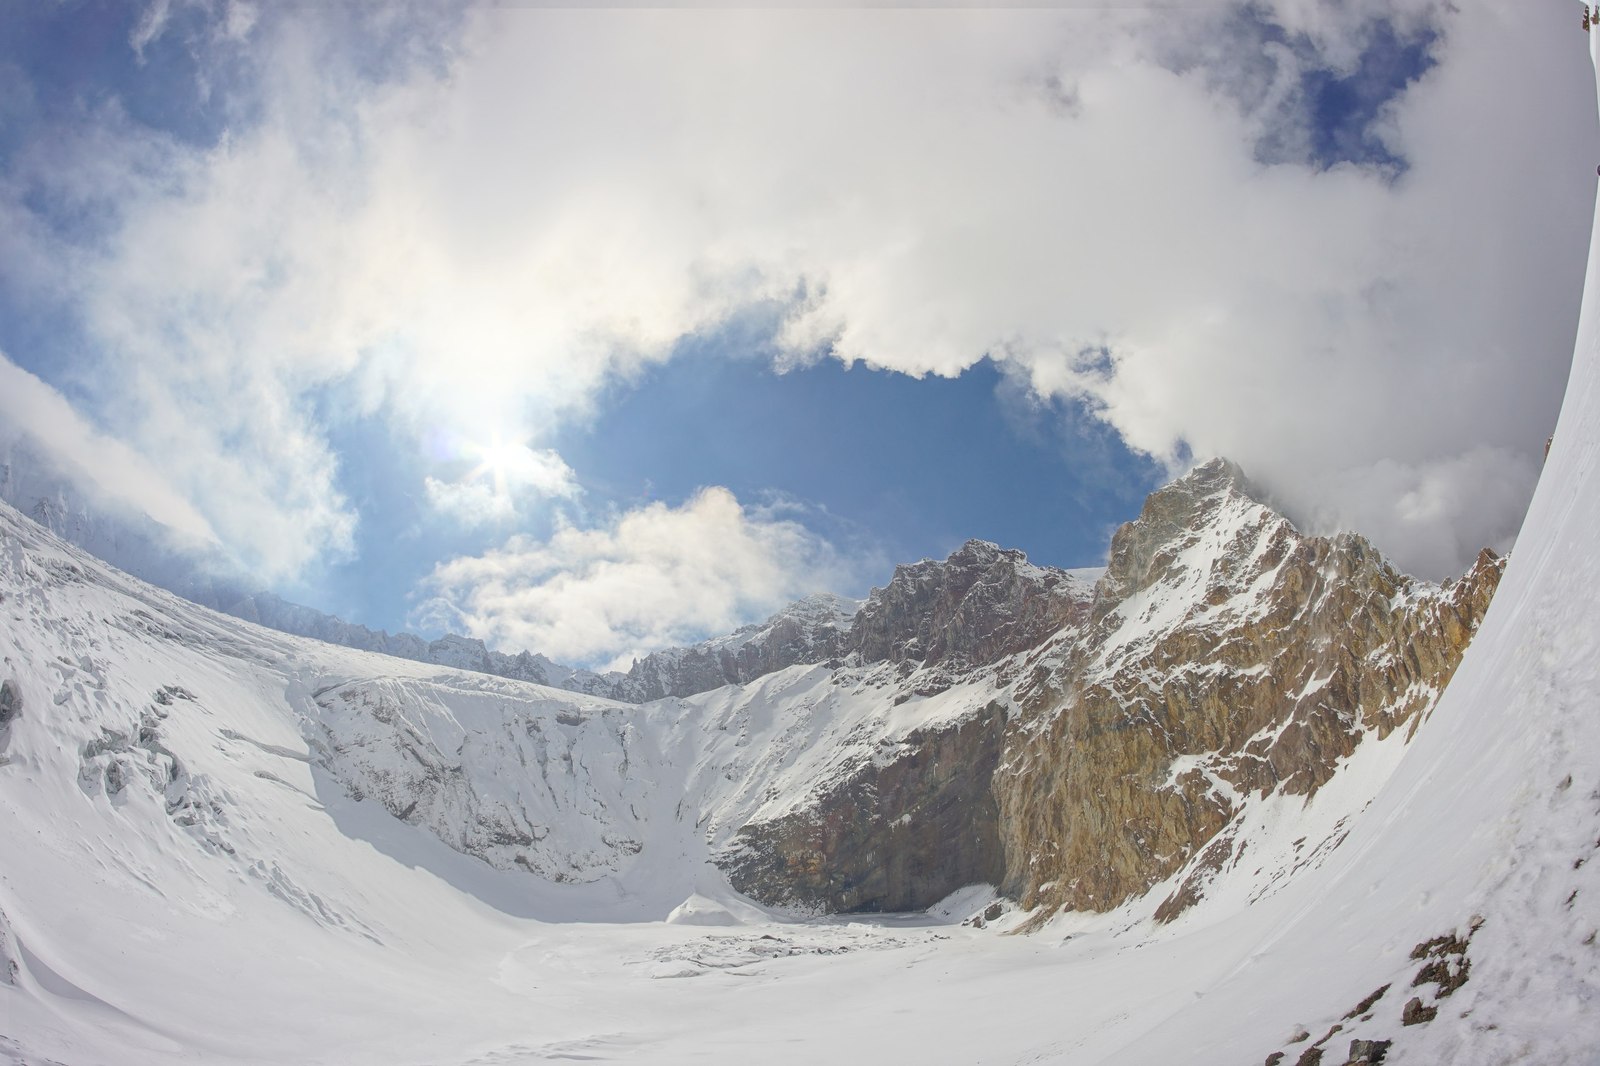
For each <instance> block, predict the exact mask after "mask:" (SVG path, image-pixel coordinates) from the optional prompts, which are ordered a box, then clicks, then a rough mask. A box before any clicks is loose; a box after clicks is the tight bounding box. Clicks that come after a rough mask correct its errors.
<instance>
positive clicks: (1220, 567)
mask: <svg viewBox="0 0 1600 1066" xmlns="http://www.w3.org/2000/svg"><path fill="white" fill-rule="evenodd" d="M1502 566H1503V564H1502V562H1501V561H1500V560H1499V559H1498V558H1496V557H1495V556H1494V555H1493V554H1492V553H1489V552H1485V553H1484V554H1483V555H1482V556H1480V558H1479V560H1478V562H1477V564H1476V565H1475V566H1474V567H1473V569H1472V570H1471V572H1469V573H1468V574H1467V575H1465V576H1464V577H1463V578H1461V579H1459V580H1457V581H1454V582H1452V583H1450V584H1447V585H1445V586H1443V587H1440V586H1435V585H1431V584H1428V583H1425V582H1420V581H1416V580H1413V579H1411V578H1409V577H1406V576H1404V575H1402V574H1400V573H1398V572H1396V571H1395V570H1394V569H1393V568H1392V567H1391V566H1389V565H1388V564H1387V563H1386V562H1385V561H1384V560H1383V559H1382V557H1381V556H1380V555H1379V554H1378V553H1377V552H1376V551H1375V550H1374V549H1373V548H1372V546H1371V545H1370V544H1369V543H1368V542H1367V541H1365V540H1364V539H1363V538H1361V537H1359V536H1356V535H1353V534H1340V535H1338V536H1335V537H1327V538H1325V537H1312V536H1306V535H1303V534H1301V533H1300V532H1298V531H1297V530H1296V529H1295V528H1294V527H1293V526H1292V525H1291V524H1290V523H1289V521H1288V520H1287V519H1285V518H1284V517H1283V516H1281V515H1279V514H1277V513H1276V512H1275V511H1273V510H1272V508H1271V507H1269V506H1268V505H1267V504H1266V503H1264V502H1263V501H1262V499H1261V498H1260V496H1259V494H1258V493H1257V492H1256V490H1255V489H1254V488H1253V487H1252V486H1251V485H1250V483H1249V481H1248V480H1247V479H1246V478H1245V476H1244V475H1243V473H1242V472H1241V471H1240V470H1239V469H1238V468H1237V467H1235V466H1234V465H1232V464H1231V463H1228V462H1226V461H1222V460H1217V461H1213V462H1211V463H1207V464H1205V465H1203V466H1200V467H1198V468H1197V469H1195V470H1194V471H1193V472H1192V473H1190V474H1189V475H1188V476H1186V477H1184V478H1182V479H1180V480H1178V481H1176V482H1174V483H1173V484H1171V485H1169V486H1167V487H1166V488H1164V489H1162V490H1160V491H1158V492H1156V493H1155V494H1153V495H1152V496H1151V497H1150V499H1149V500H1148V501H1147V502H1146V504H1145V507H1144V509H1143V511H1142V513H1141V514H1140V516H1139V518H1138V519H1137V520H1135V521H1133V522H1130V523H1128V524H1127V525H1125V526H1123V527H1122V529H1120V530H1119V531H1118V532H1117V534H1116V536H1115V538H1114V540H1113V543H1112V548H1111V554H1110V561H1109V565H1108V567H1107V569H1106V570H1105V573H1104V575H1103V576H1102V577H1101V578H1100V580H1099V582H1098V584H1097V585H1095V586H1094V587H1093V589H1092V592H1091V591H1090V590H1089V589H1088V587H1087V586H1086V585H1084V584H1082V583H1081V582H1078V581H1073V580H1071V579H1070V578H1069V576H1068V575H1066V574H1063V573H1062V572H1060V571H1050V570H1048V569H1046V568H1035V567H1030V566H1029V565H1028V564H1027V563H1026V561H1025V560H1023V559H1022V558H1021V556H1020V555H1019V554H1018V553H1014V552H1001V551H999V550H998V549H994V548H993V547H992V546H988V545H982V544H978V543H974V544H969V545H967V546H966V547H964V548H963V549H961V551H959V552H957V553H956V554H955V555H953V556H951V558H950V559H949V560H947V561H946V562H944V563H919V564H916V565H914V566H910V567H901V568H900V569H899V570H898V571H896V574H895V578H894V580H892V581H891V582H890V584H889V586H888V587H887V588H885V589H883V590H874V593H873V596H872V597H871V598H870V599H869V600H868V602H867V604H866V605H865V606H864V607H863V608H862V609H861V611H860V613H859V614H858V615H857V616H856V620H855V623H854V624H853V626H852V630H851V638H852V654H853V658H852V659H851V660H850V663H849V664H848V665H847V669H845V670H842V671H841V672H840V676H839V678H838V681H839V682H840V683H847V682H848V683H860V679H861V678H862V677H866V678H869V679H870V678H872V677H874V676H877V677H879V678H882V677H883V675H884V667H883V666H882V665H879V666H878V667H877V668H876V670H874V668H873V666H872V664H873V663H879V664H885V663H887V664H894V670H893V677H892V683H891V684H890V685H889V686H888V691H886V698H887V699H891V700H906V699H911V698H915V697H916V696H920V695H925V694H927V693H929V692H936V691H941V690H942V689H943V688H946V687H949V686H950V685H951V684H967V685H979V684H982V685H986V686H989V687H990V688H991V689H992V690H993V692H994V694H995V699H994V700H993V701H992V702H989V703H985V704H984V705H983V706H984V707H985V710H984V712H982V713H977V712H974V714H973V716H972V717H971V718H969V719H968V720H964V721H962V722H959V723H949V724H946V725H945V726H944V727H943V728H942V729H940V730H934V731H927V732H925V733H924V734H922V735H921V736H919V737H918V738H916V739H915V741H914V742H910V743H905V744H902V745H901V746H900V748H899V749H897V754H896V755H895V757H894V761H892V762H886V760H885V758H883V757H879V758H877V759H875V760H873V761H871V762H870V763H864V764H863V765H862V766H860V767H859V769H858V770H857V772H856V773H855V775H854V776H845V777H842V778H840V779H837V780H835V782H834V783H833V784H832V786H831V787H830V788H828V789H826V790H823V791H821V792H819V793H818V794H817V795H816V796H815V797H814V798H813V800H812V801H811V802H810V803H809V804H808V805H807V806H806V807H804V808H803V809H798V810H789V811H786V812H785V813H784V815H783V816H782V817H781V818H780V819H776V820H774V821H772V822H770V823H761V822H756V823H753V824H752V825H750V826H748V827H746V829H745V830H743V831H742V833H741V834H740V839H739V841H738V845H737V846H736V847H735V848H734V849H733V850H731V851H730V852H729V853H727V854H726V855H725V857H724V859H723V862H724V863H725V865H726V866H727V867H728V869H729V870H730V871H731V872H732V875H733V878H734V882H735V884H736V885H738V886H739V887H741V888H742V889H743V890H745V891H747V892H749V893H750V894H751V895H754V896H756V897H757V898H761V899H765V900H769V901H771V902H793V901H796V900H800V901H809V902H812V903H821V904H825V905H826V906H827V907H829V908H836V909H851V908H853V907H866V908H868V909H872V908H876V907H879V906H889V905H891V904H890V903H888V902H886V901H893V904H892V905H895V906H901V905H905V906H926V905H928V904H930V903H932V902H933V901H934V900H936V899H937V898H938V895H939V893H940V892H941V891H942V890H944V889H946V888H947V887H949V886H948V885H947V884H946V883H945V882H943V881H938V880H936V879H929V878H926V877H923V876H918V875H914V874H905V873H902V874H901V875H900V876H898V878H897V877H896V876H895V875H893V874H891V873H889V871H911V870H923V869H928V868H931V867H933V866H936V865H937V863H938V862H939V861H940V860H941V858H942V859H943V861H944V862H946V863H947V864H948V865H949V866H951V867H952V868H954V869H955V870H957V871H958V873H957V879H958V880H959V878H962V877H964V878H966V879H967V880H969V881H971V880H985V879H992V880H994V881H995V882H996V883H998V884H999V885H1000V886H1001V888H1002V890H1003V891H1004V892H1006V893H1007V894H1009V895H1012V896H1014V897H1016V898H1018V899H1019V900H1020V901H1021V903H1022V904H1023V905H1024V906H1025V907H1029V908H1033V907H1040V908H1042V910H1041V911H1040V912H1039V913H1040V914H1041V915H1045V914H1048V913H1052V912H1053V911H1054V910H1056V909H1058V908H1062V907H1066V908H1075V909H1089V910H1105V909H1109V908H1111V907H1114V906H1116V905H1118V904H1120V903H1121V902H1123V901H1124V900H1126V899H1128V898H1130V897H1132V896H1135V895H1138V894H1141V893H1144V892H1146V891H1148V890H1149V889H1150V888H1151V887H1152V886H1154V885H1157V884H1159V883H1161V882H1162V881H1165V880H1167V879H1168V878H1169V877H1172V876H1173V875H1174V874H1177V873H1178V872H1180V871H1186V876H1185V878H1184V879H1183V881H1182V883H1181V885H1180V887H1179V888H1178V889H1177V890H1176V891H1174V892H1173V893H1172V897H1171V898H1170V899H1169V900H1168V901H1167V902H1166V904H1165V906H1164V907H1163V908H1162V911H1161V916H1162V917H1171V916H1173V915H1175V914H1176V913H1178V912H1179V911H1181V910H1182V908H1183V907H1185V906H1187V905H1188V904H1190V903H1192V902H1194V901H1195V900H1196V899H1198V898H1199V897H1200V895H1201V894H1202V893H1203V892H1204V885H1205V882H1206V880H1207V877H1208V876H1209V874H1210V873H1211V872H1212V871H1214V870H1215V869H1216V868H1217V867H1218V865H1220V863H1222V862H1223V861H1225V860H1226V859H1228V858H1229V857H1230V856H1231V855H1232V851H1231V847H1232V844H1231V837H1230V836H1229V833H1228V828H1229V826H1230V824H1231V823H1233V822H1234V820H1235V819H1236V817H1237V816H1238V814H1239V813H1240V811H1241V810H1242V809H1243V807H1244V806H1245V804H1246V802H1247V800H1248V799H1249V798H1250V797H1251V796H1255V797H1264V796H1267V795H1271V794H1274V793H1282V794H1289V795H1300V796H1309V795H1310V794H1312V793H1314V792H1315V791H1316V790H1317V789H1318V788H1319V787H1321V786H1322V785H1323V784H1325V783H1326V782H1327V781H1328V780H1329V779H1330V778H1331V777H1332V776H1333V775H1334V774H1335V773H1336V771H1337V769H1338V767H1339V765H1340V763H1341V760H1344V759H1346V758H1347V757H1349V756H1350V755H1351V754H1352V752H1354V750H1355V749H1356V747H1357V745H1359V744H1360V743H1361V742H1362V740H1363V739H1364V738H1366V737H1368V736H1372V737H1375V738H1379V739H1382V738H1384V737H1386V736H1388V735H1389V734H1390V733H1391V732H1393V731H1394V730H1396V729H1398V728H1406V729H1414V728H1415V725H1416V723H1417V721H1418V720H1419V716H1420V715H1422V714H1425V713H1426V712H1427V710H1428V709H1429V708H1431V707H1432V705H1433V702H1434V700H1435V699H1436V698H1437V696H1438V694H1439V692H1440V691H1441V690H1442V689H1443V687H1444V685H1445V684H1446V683H1447V682H1448V681H1449V678H1450V675H1451V673H1452V672H1453V671H1454V669H1455V666H1456V663H1457V662H1458V661H1459V659H1460V656H1461V652H1462V650H1463V649H1464V648H1465V646H1466V643H1467V641H1468V640H1469V639H1470V637H1471V634H1472V632H1473V630H1474V629H1475V627H1476V625H1477V623H1478V621H1479V619H1481V618H1482V616H1483V612H1484V610H1485V609H1486V607H1487V605H1488V602H1489V599H1490V597H1491V596H1492V595H1493V592H1494V588H1495V586H1496V584H1497V582H1498V580H1499V575H1500V573H1501V570H1502ZM950 665H958V666H959V667H960V669H958V670H955V671H954V672H947V671H946V670H945V669H942V668H941V667H943V666H950ZM980 665H981V666H985V667H987V669H985V670H982V671H979V672H977V673H974V667H975V666H980ZM930 674H931V675H933V676H934V677H936V678H937V679H938V683H935V684H931V685H930V683H929V676H930ZM980 678H981V680H980ZM994 708H1005V709H1007V711H1008V713H1005V714H1000V713H994V711H993V709H994ZM953 767H956V768H958V769H952V768H953ZM953 778H959V779H960V784H959V786H956V785H953V784H952V783H951V782H952V779H953ZM886 780H892V784H891V785H889V786H888V787H885V785H884V782H885V781H886ZM985 790H987V791H988V792H989V793H990V794H991V796H992V799H993V803H992V805H991V804H990V803H989V802H988V798H989V797H985V799H984V801H983V802H975V801H973V800H972V799H971V797H972V796H973V795H975V794H977V793H981V792H983V791H985ZM956 793H959V794H961V795H963V796H964V797H967V798H966V799H965V801H964V803H963V809H964V811H965V812H966V813H965V815H964V818H965V820H964V821H963V822H961V824H960V825H959V826H958V825H953V824H951V823H950V822H949V821H948V808H947V807H946V806H945V805H944V804H943V803H942V797H944V796H947V795H952V794H956ZM991 818H992V820H991ZM935 827H937V828H935ZM973 842H979V844H978V845H977V846H976V847H974V846H973ZM996 852H998V854H999V855H1000V857H1001V863H1002V865H1003V871H1002V872H1001V873H1000V874H999V875H998V876H993V875H992V874H991V873H990V872H989V871H990V870H992V866H991V865H988V864H990V863H992V861H993V856H994V855H995V853H996ZM864 871H870V872H871V875H872V878H873V880H872V883H873V884H874V885H875V886H876V887H875V888H873V889H872V890H871V891H870V892H862V891H861V890H860V888H859V886H860V885H861V884H862V883H863V880H864V876H865V874H864Z"/></svg>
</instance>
